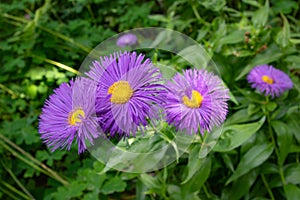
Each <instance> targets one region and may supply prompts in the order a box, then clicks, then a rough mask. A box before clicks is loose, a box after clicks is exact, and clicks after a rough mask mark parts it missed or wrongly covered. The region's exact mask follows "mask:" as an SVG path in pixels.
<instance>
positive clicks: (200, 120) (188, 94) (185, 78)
mask: <svg viewBox="0 0 300 200" xmlns="http://www.w3.org/2000/svg"><path fill="white" fill-rule="evenodd" d="M183 73H184V74H183V75H182V74H180V73H177V74H175V76H174V78H173V79H172V81H169V82H168V83H167V89H168V93H167V95H166V103H165V105H164V107H165V109H166V114H167V122H168V123H169V124H173V125H174V126H175V127H177V129H180V130H185V131H187V133H189V134H193V133H196V134H197V133H198V131H200V133H201V134H203V133H204V131H205V130H207V131H211V130H212V128H213V127H214V126H215V125H217V126H219V125H221V124H222V123H223V122H224V120H225V119H226V114H227V102H226V101H227V100H228V98H229V96H228V90H227V89H226V88H225V87H224V85H223V83H222V81H221V79H220V78H219V77H217V76H215V75H214V74H213V73H210V72H207V71H206V70H203V69H202V70H196V69H194V70H192V69H190V70H185V71H184V72H183Z"/></svg>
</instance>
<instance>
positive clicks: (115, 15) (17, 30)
mask: <svg viewBox="0 0 300 200" xmlns="http://www.w3.org/2000/svg"><path fill="white" fill-rule="evenodd" d="M299 17H300V12H299V4H298V1H296V0H295V1H293V0H266V1H265V0H259V1H255V0H242V1H225V0H212V1H211V0H176V1H172V0H166V1H160V0H157V1H139V0H117V1H107V0H68V1H58V0H52V1H50V0H45V1H42V0H22V1H19V0H6V1H1V3H0V27H1V31H0V38H1V39H0V52H1V53H0V61H1V63H2V65H1V69H0V73H1V76H0V116H1V121H0V157H1V158H0V177H1V179H0V198H1V199H33V198H35V199H47V200H48V199H84V200H88V199H141V200H146V199H174V200H177V199H178V200H182V199H189V200H193V199H195V200H197V199H230V200H233V199H256V200H258V199H260V200H262V199H288V200H296V199H300V188H299V184H300V163H299V152H300V146H299V144H300V134H299V130H300V124H299V118H300V108H299V106H300V96H299V92H300V55H299V44H300V34H299V33H300V21H299V20H298V19H299ZM137 27H165V28H170V29H174V30H177V31H180V32H182V33H184V34H186V35H188V36H190V37H191V38H193V39H195V40H196V41H197V42H199V44H201V45H203V47H204V48H205V50H206V51H207V52H208V53H209V55H210V56H211V57H212V59H213V60H214V61H215V62H216V64H217V65H218V67H219V70H220V73H221V77H222V79H223V80H224V82H225V83H226V85H227V86H228V87H229V89H230V91H231V93H232V95H233V96H232V98H231V101H229V113H228V118H227V120H226V122H225V124H224V129H223V131H222V133H221V136H220V138H219V140H217V139H216V138H217V137H215V134H217V133H211V134H210V135H205V136H203V137H199V138H197V139H196V140H195V141H194V142H193V143H192V145H191V146H190V147H189V149H188V150H187V152H186V153H184V155H183V156H182V157H181V158H179V160H178V161H177V162H174V163H172V164H171V165H169V166H168V167H166V168H164V169H161V170H158V171H154V172H151V173H144V174H130V173H123V172H119V171H115V170H107V169H105V168H104V167H105V166H104V165H103V164H102V163H100V162H98V161H97V160H96V159H94V158H93V157H91V156H90V155H89V153H85V154H83V155H78V154H77V147H76V145H73V146H72V149H71V151H69V152H68V151H65V150H62V151H56V152H53V153H52V152H51V151H50V150H49V149H48V148H47V147H46V146H45V145H44V144H42V142H41V140H40V138H39V133H38V131H37V127H38V116H39V114H40V113H41V107H42V105H43V103H44V101H45V99H46V98H47V97H48V96H49V95H50V94H52V91H53V89H54V88H56V87H57V86H58V85H59V84H60V83H62V82H66V81H68V80H70V79H71V78H74V77H75V76H76V74H75V73H74V72H76V70H77V69H78V68H79V66H80V64H81V63H82V61H83V59H84V58H85V57H86V55H87V54H88V53H89V52H90V50H91V49H93V48H94V47H95V46H96V45H97V44H99V43H100V42H102V41H103V40H105V39H107V38H109V37H111V36H113V35H114V34H116V33H119V32H122V31H126V30H128V29H132V28H137ZM156 59H158V60H157V62H161V63H170V64H172V65H176V64H178V63H176V61H173V60H172V59H169V58H160V57H158V58H156ZM259 64H272V65H273V66H274V67H276V68H279V69H281V70H283V71H284V72H286V73H287V74H288V75H289V76H290V77H291V79H292V80H293V83H294V88H293V89H292V90H290V91H289V92H286V93H284V95H282V96H281V97H279V98H276V99H266V98H265V97H263V96H262V95H260V94H258V93H256V92H255V91H254V90H253V89H251V88H250V86H249V84H248V83H247V81H246V79H245V77H246V75H247V74H248V72H249V71H250V70H251V69H252V68H253V67H254V66H256V65H259ZM177 66H179V69H178V70H179V71H180V70H181V68H183V66H182V67H181V66H180V64H178V65H177ZM169 131H173V129H170V130H169ZM161 139H162V140H166V141H165V142H168V140H167V139H168V138H167V136H165V137H162V138H161ZM141 146H142V145H141ZM145 148H149V146H147V147H145Z"/></svg>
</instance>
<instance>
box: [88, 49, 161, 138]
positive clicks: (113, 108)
mask: <svg viewBox="0 0 300 200" xmlns="http://www.w3.org/2000/svg"><path fill="white" fill-rule="evenodd" d="M143 60H144V55H142V54H139V55H137V53H135V52H133V53H129V52H125V53H120V54H118V53H116V54H114V55H110V56H109V57H103V58H100V62H98V61H94V62H93V65H94V66H93V67H92V69H91V71H89V72H88V73H87V75H88V76H89V77H90V78H92V79H93V80H95V81H96V82H97V83H98V86H97V101H96V111H97V114H98V115H99V116H101V117H102V122H101V128H102V129H103V130H104V131H105V132H107V133H109V134H110V136H115V135H116V134H118V135H119V136H121V137H124V136H127V137H128V136H130V134H131V133H132V134H133V135H135V133H136V131H137V130H142V129H143V127H144V126H146V125H147V124H148V121H147V119H150V120H154V119H157V117H158V110H159V109H160V106H161V104H162V101H163V95H164V93H165V91H164V86H163V85H161V84H160V81H161V74H160V72H159V70H158V69H157V68H155V67H154V66H153V65H152V63H151V61H150V60H149V59H146V60H144V61H143Z"/></svg>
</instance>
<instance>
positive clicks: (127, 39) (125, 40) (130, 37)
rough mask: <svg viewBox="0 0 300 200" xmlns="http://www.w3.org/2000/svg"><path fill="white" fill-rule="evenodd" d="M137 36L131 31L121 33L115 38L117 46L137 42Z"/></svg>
mask: <svg viewBox="0 0 300 200" xmlns="http://www.w3.org/2000/svg"><path fill="white" fill-rule="evenodd" d="M137 40H138V38H137V37H136V35H134V34H133V33H127V34H125V35H122V36H121V37H119V38H118V40H117V45H118V46H119V47H125V46H131V45H134V44H136V43H137Z"/></svg>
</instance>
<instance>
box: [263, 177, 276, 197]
mask: <svg viewBox="0 0 300 200" xmlns="http://www.w3.org/2000/svg"><path fill="white" fill-rule="evenodd" d="M261 179H262V181H263V182H264V185H265V187H266V188H267V191H268V193H269V195H270V198H271V199H272V200H275V198H274V195H273V192H272V190H271V188H270V187H269V184H268V182H267V180H266V178H265V176H264V175H263V174H261Z"/></svg>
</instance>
